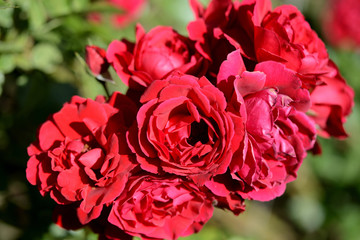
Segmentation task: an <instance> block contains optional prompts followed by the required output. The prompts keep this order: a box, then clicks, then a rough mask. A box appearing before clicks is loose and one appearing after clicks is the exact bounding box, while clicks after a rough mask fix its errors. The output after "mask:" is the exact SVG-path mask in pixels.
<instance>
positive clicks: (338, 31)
mask: <svg viewBox="0 0 360 240" xmlns="http://www.w3.org/2000/svg"><path fill="white" fill-rule="evenodd" d="M327 6H328V7H327V8H325V11H324V18H323V33H324V35H325V37H326V38H327V40H328V41H329V42H330V43H331V44H333V45H335V46H338V47H345V48H354V47H358V48H359V47H360V29H359V26H358V25H357V24H358V23H359V22H360V2H359V1H358V0H330V1H329V4H328V5H327Z"/></svg>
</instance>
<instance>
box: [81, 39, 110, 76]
mask: <svg viewBox="0 0 360 240" xmlns="http://www.w3.org/2000/svg"><path fill="white" fill-rule="evenodd" d="M85 61H86V63H87V65H88V66H89V68H90V70H91V72H92V73H93V74H94V75H95V76H98V75H99V74H102V73H104V72H106V71H107V70H108V68H109V63H108V62H107V60H106V51H105V50H104V49H102V48H100V47H97V46H86V55H85Z"/></svg>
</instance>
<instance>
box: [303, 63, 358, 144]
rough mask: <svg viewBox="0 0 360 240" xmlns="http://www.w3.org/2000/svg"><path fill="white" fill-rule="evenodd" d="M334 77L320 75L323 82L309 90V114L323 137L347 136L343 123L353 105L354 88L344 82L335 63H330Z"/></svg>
mask: <svg viewBox="0 0 360 240" xmlns="http://www.w3.org/2000/svg"><path fill="white" fill-rule="evenodd" d="M331 64H332V67H333V68H334V71H336V72H337V74H336V76H335V77H326V76H324V77H322V81H323V82H324V84H322V85H319V86H316V88H315V89H314V90H313V91H312V92H311V102H312V106H311V108H310V111H309V116H310V117H311V118H312V119H314V120H315V122H316V124H317V125H318V126H319V127H320V129H319V134H320V135H321V136H323V137H330V136H335V137H338V138H344V137H347V134H346V132H345V129H344V127H343V124H344V123H345V122H346V117H347V116H348V115H349V114H350V113H351V110H352V107H353V105H354V90H353V89H352V88H351V87H350V86H348V85H347V84H346V81H345V80H344V79H343V78H342V77H341V75H340V73H339V70H338V69H337V67H336V66H335V64H333V63H331Z"/></svg>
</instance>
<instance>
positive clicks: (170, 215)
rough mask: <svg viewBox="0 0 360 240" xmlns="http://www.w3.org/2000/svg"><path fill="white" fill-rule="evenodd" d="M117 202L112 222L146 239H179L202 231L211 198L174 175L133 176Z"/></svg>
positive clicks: (210, 205)
mask: <svg viewBox="0 0 360 240" xmlns="http://www.w3.org/2000/svg"><path fill="white" fill-rule="evenodd" d="M126 189H128V191H126V192H123V193H122V195H121V196H120V197H119V198H118V199H117V200H116V201H115V203H114V205H113V207H112V210H111V212H110V215H109V218H108V220H109V222H110V223H112V224H114V225H115V226H117V227H119V228H120V229H122V230H124V231H125V232H126V233H128V234H130V235H133V236H138V237H141V238H144V239H177V238H179V237H184V236H188V235H190V234H193V233H196V232H198V231H200V230H201V228H202V226H203V225H204V224H205V223H206V222H207V221H208V220H209V219H210V218H211V216H212V212H213V206H212V199H211V198H209V197H208V196H207V195H206V194H205V193H204V192H203V191H201V190H200V189H199V188H198V187H197V186H196V185H195V184H194V183H191V182H188V181H186V180H183V179H181V178H176V177H173V176H166V177H165V176H164V177H161V178H159V177H156V176H151V175H141V176H133V177H131V178H129V181H128V184H127V185H126Z"/></svg>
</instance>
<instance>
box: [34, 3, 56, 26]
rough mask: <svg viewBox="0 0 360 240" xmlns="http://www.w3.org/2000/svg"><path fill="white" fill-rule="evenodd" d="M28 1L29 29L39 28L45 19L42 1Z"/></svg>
mask: <svg viewBox="0 0 360 240" xmlns="http://www.w3.org/2000/svg"><path fill="white" fill-rule="evenodd" d="M29 1H30V9H29V21H30V29H32V30H37V29H39V28H41V27H42V26H43V24H44V23H45V22H46V19H47V13H46V9H45V6H44V4H43V1H41V0H29ZM51 2H53V1H51ZM54 2H55V1H54Z"/></svg>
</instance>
